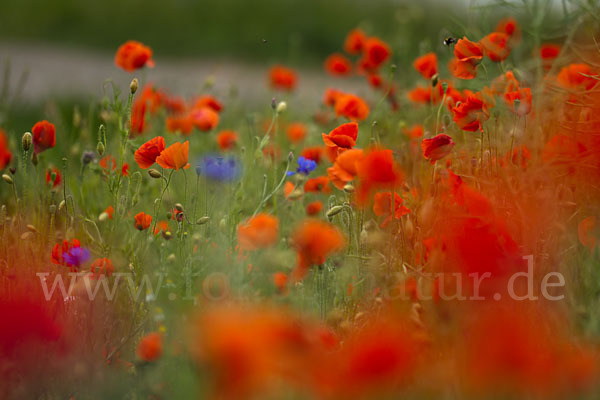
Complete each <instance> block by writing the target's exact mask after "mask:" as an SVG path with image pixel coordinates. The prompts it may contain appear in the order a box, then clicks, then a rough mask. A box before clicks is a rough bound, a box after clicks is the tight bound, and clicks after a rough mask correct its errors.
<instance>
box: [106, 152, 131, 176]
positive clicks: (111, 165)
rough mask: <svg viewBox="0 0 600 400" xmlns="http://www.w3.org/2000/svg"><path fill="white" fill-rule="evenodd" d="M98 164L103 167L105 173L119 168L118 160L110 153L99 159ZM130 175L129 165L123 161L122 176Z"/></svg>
mask: <svg viewBox="0 0 600 400" xmlns="http://www.w3.org/2000/svg"><path fill="white" fill-rule="evenodd" d="M98 165H100V167H102V170H103V171H104V173H105V174H107V175H108V174H110V171H114V170H115V169H116V168H117V160H115V158H114V157H113V156H111V155H110V154H107V155H105V156H104V157H102V158H101V159H100V160H98ZM126 175H129V165H128V164H127V163H123V167H122V168H121V176H126Z"/></svg>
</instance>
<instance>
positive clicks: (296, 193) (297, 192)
mask: <svg viewBox="0 0 600 400" xmlns="http://www.w3.org/2000/svg"><path fill="white" fill-rule="evenodd" d="M302 194H303V192H302V190H300V189H296V190H294V191H293V192H292V193H290V194H289V196H288V197H287V198H288V200H298V199H299V198H300V197H302Z"/></svg>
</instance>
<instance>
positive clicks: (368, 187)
mask: <svg viewBox="0 0 600 400" xmlns="http://www.w3.org/2000/svg"><path fill="white" fill-rule="evenodd" d="M357 172H358V180H359V186H358V187H357V189H356V202H357V204H358V205H359V206H364V205H366V203H367V201H368V199H369V195H370V194H371V192H372V191H373V190H378V189H387V188H390V189H393V188H397V187H400V185H401V184H402V182H403V180H404V174H403V173H402V171H401V170H400V169H399V167H398V165H397V164H396V162H395V161H394V157H393V155H392V151H391V150H387V149H378V148H373V149H370V150H369V151H367V152H366V153H365V155H364V157H363V158H362V159H361V160H360V161H359V162H358V163H357Z"/></svg>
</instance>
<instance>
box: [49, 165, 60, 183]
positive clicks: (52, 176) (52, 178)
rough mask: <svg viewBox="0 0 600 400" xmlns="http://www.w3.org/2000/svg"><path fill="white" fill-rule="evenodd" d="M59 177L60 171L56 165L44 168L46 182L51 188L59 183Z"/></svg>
mask: <svg viewBox="0 0 600 400" xmlns="http://www.w3.org/2000/svg"><path fill="white" fill-rule="evenodd" d="M60 182H61V177H60V171H59V170H58V168H56V167H52V168H48V169H47V170H46V184H47V185H50V186H52V188H55V187H57V186H58V185H60Z"/></svg>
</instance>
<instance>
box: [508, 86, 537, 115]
mask: <svg viewBox="0 0 600 400" xmlns="http://www.w3.org/2000/svg"><path fill="white" fill-rule="evenodd" d="M515 100H519V106H518V107H515ZM504 101H506V103H507V104H508V105H510V106H511V108H512V109H513V111H514V112H516V113H517V114H519V115H521V116H523V115H526V114H529V112H530V111H531V89H530V88H523V89H519V90H515V91H512V92H508V93H505V94H504Z"/></svg>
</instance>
